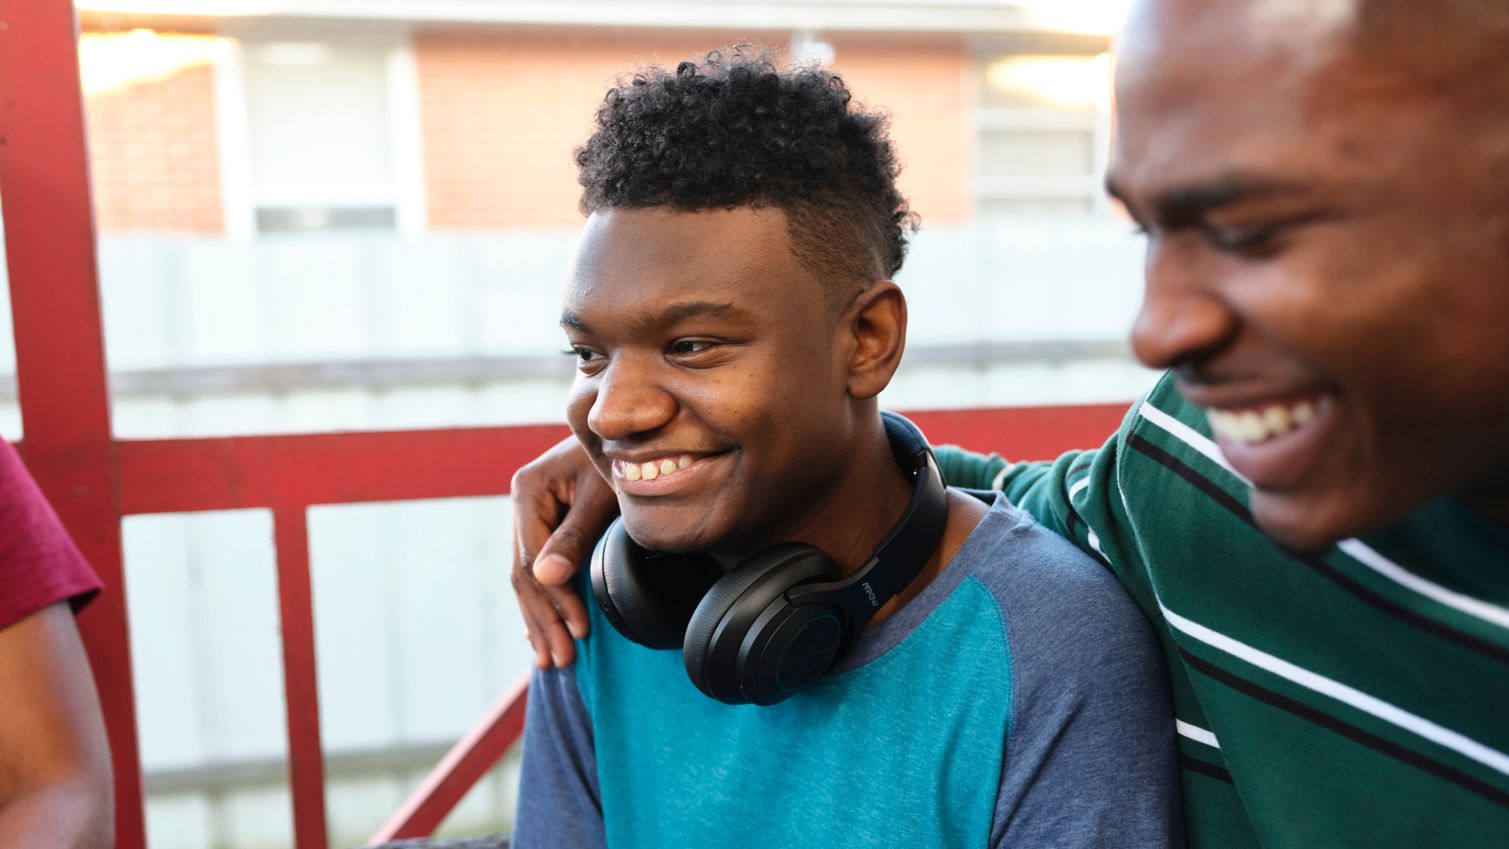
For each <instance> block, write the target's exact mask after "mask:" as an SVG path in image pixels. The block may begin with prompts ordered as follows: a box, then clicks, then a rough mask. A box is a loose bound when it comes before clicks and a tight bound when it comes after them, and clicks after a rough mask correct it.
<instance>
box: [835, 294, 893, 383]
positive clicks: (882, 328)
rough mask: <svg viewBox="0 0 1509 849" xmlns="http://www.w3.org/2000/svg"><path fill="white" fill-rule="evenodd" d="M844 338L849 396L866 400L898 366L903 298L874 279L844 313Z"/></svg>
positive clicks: (889, 377) (888, 378) (888, 381)
mask: <svg viewBox="0 0 1509 849" xmlns="http://www.w3.org/2000/svg"><path fill="white" fill-rule="evenodd" d="M842 322H843V328H844V330H843V332H844V334H845V335H846V336H847V337H848V338H847V340H846V341H847V342H848V343H849V345H850V347H849V352H848V353H849V356H848V369H849V372H848V390H849V397H851V398H855V399H858V400H867V399H870V398H874V397H875V396H876V395H879V394H880V390H882V389H884V388H886V384H888V383H890V382H891V375H893V374H895V373H896V368H897V366H899V365H901V353H902V351H903V350H904V349H905V348H906V296H905V295H903V294H902V293H901V287H900V286H897V285H896V284H895V283H894V282H892V281H890V280H877V281H876V282H874V283H871V284H870V286H869V288H867V289H865V290H864V291H863V292H860V293H859V295H858V296H857V297H855V299H854V302H853V303H852V304H850V305H849V308H848V309H846V310H844V317H843V320H842Z"/></svg>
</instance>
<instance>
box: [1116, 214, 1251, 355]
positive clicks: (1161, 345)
mask: <svg viewBox="0 0 1509 849" xmlns="http://www.w3.org/2000/svg"><path fill="white" fill-rule="evenodd" d="M1215 265H1219V263H1211V262H1204V261H1202V260H1201V257H1200V251H1199V250H1198V249H1197V248H1195V247H1194V246H1191V245H1189V244H1188V243H1187V242H1186V243H1185V244H1178V243H1176V242H1171V241H1170V240H1168V239H1154V240H1151V241H1149V243H1148V250H1147V260H1146V263H1145V266H1144V274H1145V280H1144V283H1143V290H1142V308H1141V309H1140V310H1139V311H1138V313H1137V320H1136V321H1135V322H1134V323H1133V324H1132V350H1133V351H1134V352H1135V353H1136V354H1137V359H1139V360H1141V361H1142V362H1143V364H1144V365H1147V366H1149V367H1150V368H1156V369H1168V368H1175V367H1177V366H1181V365H1186V364H1190V363H1198V362H1200V361H1202V360H1205V359H1208V358H1209V357H1210V356H1212V355H1214V354H1215V353H1217V352H1218V351H1220V350H1221V349H1222V348H1224V347H1226V346H1227V345H1229V344H1230V343H1231V342H1232V341H1234V340H1235V338H1236V335H1237V332H1238V330H1239V329H1240V321H1239V319H1238V317H1237V314H1236V313H1235V312H1234V311H1233V310H1232V308H1231V306H1230V305H1229V304H1228V303H1227V302H1226V301H1224V300H1223V299H1222V298H1221V295H1220V291H1219V287H1218V286H1216V285H1215V277H1214V276H1215V275H1216V274H1218V273H1219V272H1218V269H1216V268H1214V267H1212V266H1215Z"/></svg>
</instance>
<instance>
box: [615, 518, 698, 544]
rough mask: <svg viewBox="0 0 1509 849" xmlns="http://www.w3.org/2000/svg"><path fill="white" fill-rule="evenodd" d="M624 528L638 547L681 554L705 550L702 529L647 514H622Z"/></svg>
mask: <svg viewBox="0 0 1509 849" xmlns="http://www.w3.org/2000/svg"><path fill="white" fill-rule="evenodd" d="M624 528H625V529H626V530H627V531H628V532H629V538H630V539H632V540H634V542H636V543H638V544H639V545H640V547H642V548H647V549H649V550H651V551H661V552H664V553H666V554H682V553H685V552H689V551H706V550H707V549H708V548H709V544H708V540H707V538H706V536H705V535H704V534H703V533H702V529H701V528H698V527H695V526H685V525H678V524H675V523H671V522H666V521H663V520H661V519H651V518H650V517H647V516H640V515H634V514H631V513H626V514H624Z"/></svg>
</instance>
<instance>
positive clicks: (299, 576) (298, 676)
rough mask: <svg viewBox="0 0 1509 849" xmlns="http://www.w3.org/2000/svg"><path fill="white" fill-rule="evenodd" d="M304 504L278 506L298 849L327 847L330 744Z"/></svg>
mask: <svg viewBox="0 0 1509 849" xmlns="http://www.w3.org/2000/svg"><path fill="white" fill-rule="evenodd" d="M306 516H307V513H306V511H305V510H304V508H302V507H298V508H290V509H285V510H276V511H274V512H273V538H274V543H275V547H276V549H277V556H278V616H279V624H280V625H281V629H280V630H281V631H282V639H283V702H284V709H285V711H286V712H287V719H288V783H289V787H290V789H291V791H292V796H293V835H294V846H295V847H297V849H327V846H328V845H329V840H330V838H329V832H328V831H327V830H326V827H325V750H324V747H323V746H322V745H321V744H320V695H319V675H318V673H317V671H316V669H315V659H314V596H313V591H312V589H311V587H310V579H309V525H308V521H307V518H306Z"/></svg>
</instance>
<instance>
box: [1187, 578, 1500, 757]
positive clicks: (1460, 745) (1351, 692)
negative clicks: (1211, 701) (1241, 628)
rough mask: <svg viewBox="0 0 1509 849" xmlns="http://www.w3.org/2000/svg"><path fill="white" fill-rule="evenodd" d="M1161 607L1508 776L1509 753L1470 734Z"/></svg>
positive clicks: (1194, 629) (1203, 633)
mask: <svg viewBox="0 0 1509 849" xmlns="http://www.w3.org/2000/svg"><path fill="white" fill-rule="evenodd" d="M1158 607H1159V608H1160V609H1161V610H1162V611H1163V618H1164V619H1166V620H1167V621H1168V623H1169V624H1170V625H1172V626H1174V627H1175V628H1177V629H1178V630H1179V631H1180V632H1181V633H1183V634H1185V635H1186V636H1189V637H1192V638H1194V639H1196V640H1199V641H1200V642H1202V643H1204V644H1206V645H1208V646H1210V647H1212V648H1215V649H1218V650H1220V651H1222V652H1225V653H1226V654H1229V655H1232V656H1233V657H1237V658H1240V659H1241V660H1244V661H1246V662H1247V663H1250V664H1252V665H1253V666H1256V667H1258V668H1260V669H1264V670H1266V671H1268V672H1271V673H1273V674H1274V675H1277V676H1279V677H1280V678H1284V679H1286V680H1288V681H1290V682H1292V683H1294V684H1298V685H1299V686H1301V687H1304V688H1305V689H1307V690H1311V691H1313V692H1316V693H1319V694H1321V695H1323V696H1329V697H1330V698H1332V699H1335V700H1336V701H1339V702H1342V703H1344V704H1347V705H1350V706H1352V707H1354V708H1356V709H1357V710H1360V711H1362V712H1364V713H1367V714H1370V715H1372V716H1374V717H1377V718H1378V719H1381V720H1383V721H1384V722H1387V723H1389V724H1391V725H1394V726H1396V727H1398V728H1400V729H1403V730H1405V731H1408V732H1410V733H1413V734H1416V735H1418V736H1420V737H1423V738H1425V739H1426V740H1429V741H1431V742H1432V743H1435V744H1437V745H1440V746H1443V747H1445V748H1448V749H1451V750H1452V751H1454V752H1457V753H1458V754H1460V755H1463V756H1465V757H1468V758H1471V759H1472V760H1474V761H1477V762H1478V763H1480V764H1483V765H1484V766H1486V767H1488V768H1490V769H1493V770H1495V771H1496V772H1499V773H1501V774H1503V775H1509V755H1506V754H1504V753H1503V752H1500V751H1498V750H1497V749H1493V748H1490V747H1488V746H1485V745H1483V744H1482V743H1479V742H1478V741H1476V740H1473V739H1472V738H1470V737H1467V736H1465V735H1463V734H1460V733H1458V732H1456V731H1452V730H1451V729H1449V728H1445V727H1442V726H1440V725H1437V724H1436V723H1434V722H1431V721H1430V720H1428V719H1426V718H1424V717H1422V716H1417V715H1415V714H1413V713H1410V712H1409V711H1407V710H1404V709H1403V708H1400V707H1397V706H1395V705H1392V704H1389V703H1388V702H1385V701H1383V700H1382V699H1379V698H1377V697H1375V696H1370V695H1368V694H1367V693H1364V692H1362V691H1361V690H1357V689H1355V688H1353V687H1349V686H1347V685H1346V684H1343V683H1341V682H1340V681H1336V680H1333V679H1331V678H1327V677H1326V676H1324V675H1321V674H1319V673H1316V672H1311V671H1310V670H1308V669H1304V668H1301V667H1299V666H1295V665H1294V664H1292V663H1290V662H1288V661H1287V660H1283V659H1281V658H1277V657H1274V656H1273V655H1271V654H1268V653H1267V652H1263V651H1260V650H1258V649H1255V648H1253V647H1252V646H1249V645H1247V644H1246V643H1243V642H1241V641H1239V640H1236V639H1233V638H1231V637H1228V636H1226V635H1225V634H1221V633H1219V632H1217V631H1213V630H1211V629H1210V628H1207V627H1205V626H1204V625H1201V624H1199V623H1196V622H1192V621H1190V620H1188V619H1185V618H1184V617H1183V616H1180V615H1179V614H1177V613H1175V612H1173V611H1172V610H1169V609H1168V607H1167V606H1165V605H1164V604H1163V601H1162V600H1161V599H1160V600H1159V601H1158Z"/></svg>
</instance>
